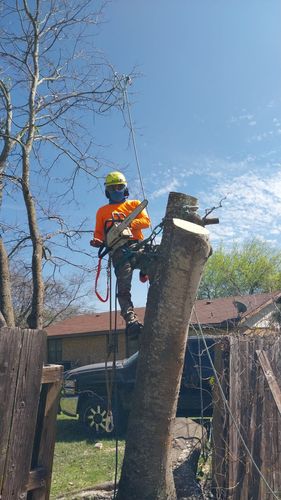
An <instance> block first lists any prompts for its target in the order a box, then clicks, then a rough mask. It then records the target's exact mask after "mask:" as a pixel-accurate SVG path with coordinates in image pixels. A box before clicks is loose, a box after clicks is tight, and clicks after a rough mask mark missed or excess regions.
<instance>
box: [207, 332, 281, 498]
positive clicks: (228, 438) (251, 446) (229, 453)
mask: <svg viewBox="0 0 281 500" xmlns="http://www.w3.org/2000/svg"><path fill="white" fill-rule="evenodd" d="M256 351H264V352H265V353H266V358H267V359H268V362H269V363H270V367H271V370H272V376H273V377H275V378H276V380H281V337H278V336H276V335H267V336H264V337H260V336H251V337H246V336H233V337H230V338H229V362H228V361H227V362H226V363H225V365H224V366H222V369H221V374H222V375H221V380H222V382H223V384H224V386H225V381H226V380H227V383H229V390H226V391H225V395H226V399H227V400H228V405H229V409H228V408H226V407H225V405H223V404H222V403H221V404H220V405H218V407H217V408H216V409H215V412H214V458H213V460H214V466H213V472H214V487H215V489H216V495H217V498H218V499H231V500H248V499H252V500H272V499H274V498H281V453H280V448H281V439H280V437H281V415H280V413H279V411H278V407H277V405H276V402H275V400H274V398H273V395H272V392H271V389H270V387H269V385H268V381H267V378H266V376H265V373H264V370H263V369H262V367H261V364H260V362H259V359H258V356H257V353H256ZM227 373H228V376H227ZM222 422H224V425H223V426H221V423H222ZM219 426H221V428H220V429H219ZM222 430H223V436H224V443H223V441H222V437H221V433H222ZM225 431H227V432H225ZM222 445H223V452H222ZM217 446H218V450H217ZM223 462H224V463H223ZM222 471H224V475H223V474H222V473H221V472H222ZM272 492H273V493H272ZM275 495H276V496H275Z"/></svg>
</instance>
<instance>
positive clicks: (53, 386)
mask: <svg viewBox="0 0 281 500" xmlns="http://www.w3.org/2000/svg"><path fill="white" fill-rule="evenodd" d="M46 354H47V340H46V333H45V332H43V331H38V330H20V329H19V328H2V329H0V400H1V405H0V422H1V430H0V498H2V499H3V500H4V499H5V500H12V499H23V500H24V499H26V498H27V497H28V499H29V500H30V499H35V500H39V499H40V500H43V499H44V500H47V499H48V498H49V491H50V484H51V472H52V462H53V451H54V444H55V422H56V414H57V408H58V401H59V392H60V386H61V380H62V370H63V367H61V366H56V365H51V366H47V367H43V364H44V361H45V360H46ZM31 469H32V470H31Z"/></svg>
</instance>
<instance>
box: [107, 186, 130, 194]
mask: <svg viewBox="0 0 281 500" xmlns="http://www.w3.org/2000/svg"><path fill="white" fill-rule="evenodd" d="M125 187H126V186H125V184H114V185H113V186H106V189H107V191H109V193H113V192H114V191H123V189H125Z"/></svg>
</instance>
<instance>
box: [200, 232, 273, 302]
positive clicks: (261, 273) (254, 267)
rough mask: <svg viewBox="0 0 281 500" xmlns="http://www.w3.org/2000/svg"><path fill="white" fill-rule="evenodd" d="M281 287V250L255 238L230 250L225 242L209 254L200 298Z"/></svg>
mask: <svg viewBox="0 0 281 500" xmlns="http://www.w3.org/2000/svg"><path fill="white" fill-rule="evenodd" d="M280 288H281V251H280V250H276V249H274V248H273V247H272V246H271V245H270V244H269V243H266V242H263V241H260V240H258V239H253V240H251V241H247V242H245V243H244V244H243V245H242V246H240V247H239V245H237V244H234V245H233V246H232V248H231V249H230V250H227V249H226V248H225V247H224V246H223V245H221V246H220V247H219V248H218V250H216V251H215V252H214V253H213V255H212V256H211V257H210V258H209V260H208V262H207V264H206V267H205V271H204V274H203V277H202V281H201V284H200V288H199V294H198V298H201V299H203V298H209V299H212V298H217V297H227V296H231V295H252V294H254V293H263V292H273V291H275V290H279V289H280Z"/></svg>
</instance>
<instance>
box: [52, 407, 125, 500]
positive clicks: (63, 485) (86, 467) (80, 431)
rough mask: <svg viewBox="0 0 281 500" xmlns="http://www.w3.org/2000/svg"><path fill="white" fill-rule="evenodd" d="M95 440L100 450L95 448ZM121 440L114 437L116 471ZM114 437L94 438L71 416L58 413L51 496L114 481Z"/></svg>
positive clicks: (119, 467) (53, 497)
mask: <svg viewBox="0 0 281 500" xmlns="http://www.w3.org/2000/svg"><path fill="white" fill-rule="evenodd" d="M97 442H101V443H102V449H98V448H95V447H94V445H95V443H97ZM124 446H125V444H124V441H123V440H118V470H119V473H120V470H121V465H122V459H123V454H124ZM114 476H115V439H112V438H111V439H109V438H104V439H102V440H98V441H97V440H94V439H93V438H92V437H91V435H90V434H89V432H88V431H87V430H86V429H84V428H83V427H82V426H81V425H80V424H79V422H78V420H76V419H73V418H68V417H66V416H62V415H59V416H58V420H57V439H56V446H55V454H54V463H53V475H52V488H51V499H56V498H57V497H58V496H60V495H67V494H68V493H72V492H77V491H79V490H83V489H87V488H91V487H92V486H94V485H96V484H99V483H103V482H105V481H114Z"/></svg>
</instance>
